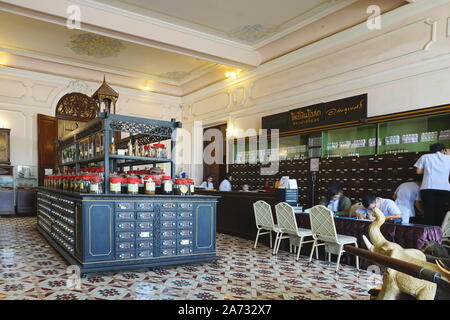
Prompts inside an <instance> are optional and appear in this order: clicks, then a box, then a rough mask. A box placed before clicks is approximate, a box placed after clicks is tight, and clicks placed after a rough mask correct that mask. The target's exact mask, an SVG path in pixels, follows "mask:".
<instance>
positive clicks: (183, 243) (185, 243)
mask: <svg viewBox="0 0 450 320" xmlns="http://www.w3.org/2000/svg"><path fill="white" fill-rule="evenodd" d="M192 244H193V241H192V240H191V239H178V241H177V245H178V246H192Z"/></svg>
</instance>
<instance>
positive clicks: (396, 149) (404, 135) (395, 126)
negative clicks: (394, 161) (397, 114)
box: [378, 114, 450, 154]
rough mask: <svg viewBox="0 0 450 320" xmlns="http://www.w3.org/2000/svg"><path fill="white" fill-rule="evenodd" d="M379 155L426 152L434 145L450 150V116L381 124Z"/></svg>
mask: <svg viewBox="0 0 450 320" xmlns="http://www.w3.org/2000/svg"><path fill="white" fill-rule="evenodd" d="M378 126H379V129H378V130H379V139H380V144H379V146H378V153H379V154H386V153H403V152H426V151H429V147H430V145H431V144H433V143H437V142H441V143H443V144H444V145H445V146H446V147H447V148H450V114H444V115H437V116H428V117H420V118H413V119H405V120H397V121H391V122H384V123H380V124H379V125H378Z"/></svg>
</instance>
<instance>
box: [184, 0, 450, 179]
mask: <svg viewBox="0 0 450 320" xmlns="http://www.w3.org/2000/svg"><path fill="white" fill-rule="evenodd" d="M399 10H400V11H397V12H396V13H395V14H391V13H390V14H387V15H385V16H383V17H382V29H381V30H376V31H369V30H368V29H367V27H366V25H365V24H362V25H358V26H355V27H354V28H352V29H350V30H347V31H345V32H343V33H340V34H336V35H334V36H332V37H330V38H327V39H324V40H322V41H320V42H319V43H317V44H313V45H310V46H308V47H305V48H303V49H300V50H298V51H296V52H293V53H291V54H289V55H286V56H283V57H281V58H279V59H277V60H273V61H271V62H269V63H266V64H264V65H262V66H260V67H259V68H257V69H256V70H253V71H249V72H246V73H244V74H242V75H241V76H240V78H238V79H235V80H230V79H229V80H226V81H224V82H221V83H218V84H215V85H212V86H210V87H208V88H206V89H204V90H201V91H198V92H196V93H193V94H190V95H188V96H185V97H183V102H184V109H183V122H184V124H185V127H186V128H191V127H192V123H193V122H194V121H203V125H204V126H205V127H207V126H208V125H210V124H216V123H221V122H222V123H224V122H226V123H228V125H229V127H232V128H234V129H243V130H247V129H249V128H255V129H259V128H260V126H261V118H262V117H263V116H266V115H270V114H275V113H280V112H283V111H287V110H290V109H293V108H299V107H303V106H307V105H311V104H315V103H319V102H325V101H331V100H335V99H340V98H344V97H350V96H354V95H358V94H362V93H368V97H369V101H368V116H376V115H382V114H389V113H394V112H401V111H406V110H412V109H417V108H424V107H429V106H436V105H442V104H447V103H450V90H448V86H449V83H450V5H449V4H446V5H445V6H441V7H438V8H435V9H433V10H430V11H424V12H415V11H412V10H411V9H408V8H406V9H404V8H402V9H399ZM408 10H409V11H408ZM200 152H201V151H199V150H197V151H196V155H195V156H196V157H199V156H200ZM191 170H192V173H193V175H194V176H195V177H196V178H197V179H202V177H201V175H202V169H201V165H197V166H192V167H191Z"/></svg>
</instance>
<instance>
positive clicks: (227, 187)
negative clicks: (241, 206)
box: [219, 173, 232, 191]
mask: <svg viewBox="0 0 450 320" xmlns="http://www.w3.org/2000/svg"><path fill="white" fill-rule="evenodd" d="M231 180H232V177H231V175H230V174H228V173H227V174H226V175H225V179H223V180H222V182H221V183H220V186H219V191H231V182H230V181H231Z"/></svg>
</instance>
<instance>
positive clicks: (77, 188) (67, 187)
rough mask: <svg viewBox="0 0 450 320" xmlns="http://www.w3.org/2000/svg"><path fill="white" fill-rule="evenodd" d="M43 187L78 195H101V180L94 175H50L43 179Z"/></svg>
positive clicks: (98, 176)
mask: <svg viewBox="0 0 450 320" xmlns="http://www.w3.org/2000/svg"><path fill="white" fill-rule="evenodd" d="M44 186H45V187H47V188H52V189H58V190H63V191H70V192H80V193H96V194H100V193H103V178H102V177H101V176H100V175H98V174H97V173H95V174H79V175H65V174H64V175H51V176H46V177H44Z"/></svg>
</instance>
